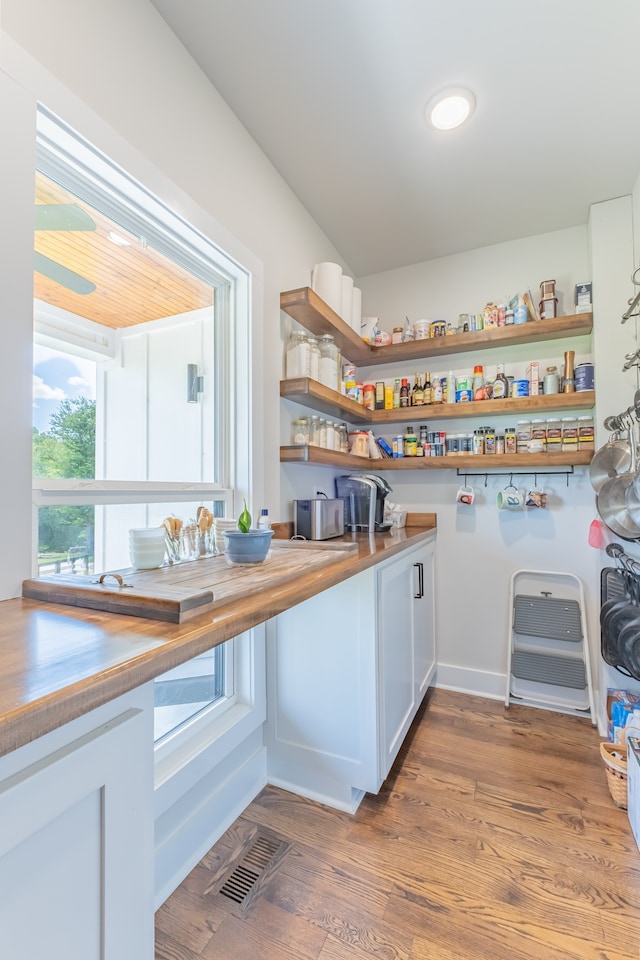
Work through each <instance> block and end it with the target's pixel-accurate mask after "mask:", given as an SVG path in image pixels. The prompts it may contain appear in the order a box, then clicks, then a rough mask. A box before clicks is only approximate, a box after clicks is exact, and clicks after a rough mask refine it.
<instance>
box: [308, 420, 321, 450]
mask: <svg viewBox="0 0 640 960" xmlns="http://www.w3.org/2000/svg"><path fill="white" fill-rule="evenodd" d="M319 434H320V418H319V417H310V419H309V444H310V445H311V446H312V447H319V446H320V444H319V442H318V440H319Z"/></svg>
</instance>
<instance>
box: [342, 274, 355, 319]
mask: <svg viewBox="0 0 640 960" xmlns="http://www.w3.org/2000/svg"><path fill="white" fill-rule="evenodd" d="M352 312H353V277H348V276H347V275H346V274H345V273H343V274H342V300H341V307H340V316H341V317H342V319H343V320H344V322H345V323H346V324H347V326H349V327H350V326H351V314H352Z"/></svg>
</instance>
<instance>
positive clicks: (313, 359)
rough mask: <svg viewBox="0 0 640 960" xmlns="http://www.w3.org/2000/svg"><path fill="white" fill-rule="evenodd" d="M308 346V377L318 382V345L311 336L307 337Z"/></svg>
mask: <svg viewBox="0 0 640 960" xmlns="http://www.w3.org/2000/svg"><path fill="white" fill-rule="evenodd" d="M307 342H308V345H309V376H310V377H311V379H312V380H320V345H319V343H318V341H317V339H316V338H315V337H313V336H308V337H307Z"/></svg>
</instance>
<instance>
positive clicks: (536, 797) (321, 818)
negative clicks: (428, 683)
mask: <svg viewBox="0 0 640 960" xmlns="http://www.w3.org/2000/svg"><path fill="white" fill-rule="evenodd" d="M598 741H599V738H598V735H597V733H596V731H595V730H594V728H593V727H592V726H591V725H590V724H589V722H588V721H587V720H583V719H579V718H576V717H569V716H564V715H562V714H557V713H550V712H547V711H543V710H534V709H530V708H526V707H519V706H511V707H510V708H509V710H505V709H504V707H503V705H502V704H501V703H498V702H496V701H491V700H483V699H481V698H478V697H468V696H465V695H462V694H456V693H450V692H447V691H444V690H436V691H433V692H432V693H431V694H430V695H429V696H428V698H427V702H426V705H425V707H424V708H423V709H422V710H421V712H420V714H419V716H418V718H417V719H416V722H415V723H414V726H413V727H412V730H411V732H410V734H409V737H408V738H407V742H406V743H405V745H404V746H403V749H402V752H401V755H400V756H399V757H398V760H397V761H396V763H395V764H394V767H393V769H392V771H391V773H390V775H389V777H388V779H387V780H386V782H385V783H384V785H383V787H382V790H381V791H380V793H379V794H378V795H377V796H373V795H367V796H366V797H365V798H364V800H363V802H362V804H361V806H360V808H359V810H358V812H357V813H356V814H355V816H350V815H348V814H345V813H341V812H339V811H336V810H332V809H330V808H328V807H324V806H321V805H320V804H317V803H313V802H312V801H310V800H305V799H303V798H301V797H296V796H294V795H292V794H290V793H286V792H285V791H283V790H279V789H276V788H272V787H267V788H265V789H264V790H263V791H262V792H261V793H260V795H259V796H258V797H257V798H256V800H254V802H253V803H252V804H251V805H250V806H249V807H248V808H247V809H246V810H245V812H244V813H243V815H242V816H241V817H240V818H239V819H238V820H237V821H236V822H235V823H234V824H233V826H232V827H231V828H230V829H229V830H228V831H227V833H226V834H225V835H224V836H223V837H222V838H221V839H220V841H219V842H218V843H217V844H216V845H215V846H214V847H213V848H212V849H211V850H210V851H209V853H208V854H207V855H206V856H205V857H204V858H203V859H202V861H201V862H200V863H199V864H198V866H197V867H196V868H195V869H194V870H193V871H192V873H191V874H190V875H189V876H188V877H187V878H186V879H185V881H184V883H183V884H182V885H181V886H180V887H179V888H178V890H176V891H175V893H174V894H173V895H172V896H171V897H170V898H169V900H167V902H166V903H165V904H164V905H163V906H162V907H161V908H160V910H159V911H158V913H157V915H156V960H638V958H640V852H639V851H638V849H637V847H636V843H635V840H634V838H633V834H632V833H631V829H630V827H629V823H628V820H627V816H626V813H625V812H624V811H622V810H619V809H618V808H616V807H615V806H614V804H613V802H612V800H611V797H610V794H609V791H608V788H607V783H606V778H605V773H604V768H603V765H602V762H601V760H600V756H599V752H598ZM256 841H258V842H259V844H264V843H267V844H268V845H269V849H273V850H275V851H277V852H276V853H275V854H274V856H273V858H272V860H271V861H270V863H269V864H268V865H267V867H266V868H265V869H264V871H261V872H260V871H258V873H259V878H258V880H257V881H256V883H255V885H253V886H252V887H251V890H250V891H249V892H248V894H247V895H246V896H245V897H244V898H242V899H241V900H240V902H235V901H234V900H231V899H229V898H228V896H225V895H224V894H221V893H220V892H219V891H220V886H221V884H223V883H224V880H225V878H228V875H229V873H230V872H231V873H232V874H233V875H234V877H235V876H236V875H239V876H241V877H242V876H243V875H244V874H243V869H242V868H243V863H244V858H245V857H246V855H247V853H248V852H250V851H251V850H252V849H253V848H254V844H255V843H256Z"/></svg>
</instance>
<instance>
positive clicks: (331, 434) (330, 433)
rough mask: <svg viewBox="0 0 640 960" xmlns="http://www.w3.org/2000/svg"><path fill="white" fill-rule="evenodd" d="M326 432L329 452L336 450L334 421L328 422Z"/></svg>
mask: <svg viewBox="0 0 640 960" xmlns="http://www.w3.org/2000/svg"><path fill="white" fill-rule="evenodd" d="M326 431H327V450H335V448H336V431H335V424H334V422H333V420H327V424H326Z"/></svg>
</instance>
